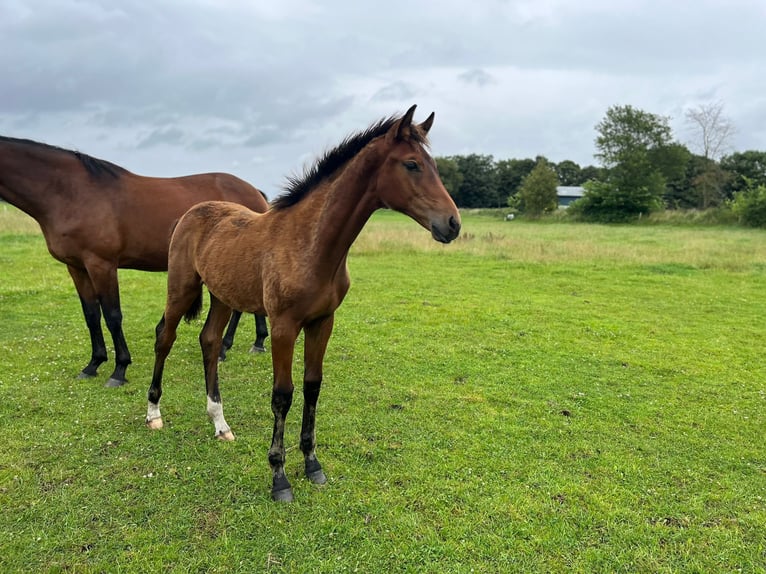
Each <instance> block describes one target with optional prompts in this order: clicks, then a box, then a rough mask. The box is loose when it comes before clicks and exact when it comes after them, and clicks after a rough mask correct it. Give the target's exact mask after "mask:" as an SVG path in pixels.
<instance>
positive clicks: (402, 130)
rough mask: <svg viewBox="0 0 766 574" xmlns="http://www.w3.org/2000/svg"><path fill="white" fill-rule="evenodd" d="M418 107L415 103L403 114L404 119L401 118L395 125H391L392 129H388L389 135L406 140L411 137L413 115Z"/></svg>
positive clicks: (395, 138)
mask: <svg viewBox="0 0 766 574" xmlns="http://www.w3.org/2000/svg"><path fill="white" fill-rule="evenodd" d="M416 107H417V105H413V106H412V107H411V108H410V109H409V110H407V113H406V114H404V115H403V116H402V119H400V120H399V121H398V122H396V123H395V124H394V125H393V126H391V129H390V130H389V131H388V134H387V137H389V138H393V139H394V140H405V139H409V138H410V135H411V128H412V116H413V115H415V108H416Z"/></svg>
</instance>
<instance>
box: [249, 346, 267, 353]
mask: <svg viewBox="0 0 766 574" xmlns="http://www.w3.org/2000/svg"><path fill="white" fill-rule="evenodd" d="M250 352H251V353H265V352H266V347H263V346H259V345H253V346H252V347H250Z"/></svg>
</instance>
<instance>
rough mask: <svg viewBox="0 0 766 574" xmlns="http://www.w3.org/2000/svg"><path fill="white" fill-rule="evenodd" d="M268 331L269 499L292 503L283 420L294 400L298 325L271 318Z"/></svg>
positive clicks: (287, 320) (285, 320) (289, 320)
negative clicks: (271, 379) (270, 386)
mask: <svg viewBox="0 0 766 574" xmlns="http://www.w3.org/2000/svg"><path fill="white" fill-rule="evenodd" d="M271 330H272V333H271V340H272V343H271V362H272V365H273V369H274V386H273V389H272V392H271V412H273V413H274V430H273V432H272V435H271V448H270V449H269V465H270V466H271V473H272V483H271V498H272V499H273V500H276V501H280V502H291V501H292V500H293V490H292V487H291V486H290V481H289V480H287V475H286V474H285V420H286V419H287V413H288V412H290V406H291V405H292V403H293V375H292V363H293V351H294V349H295V339H296V338H297V337H298V333H299V332H300V326H299V325H298V324H297V323H295V322H294V321H293V320H291V319H281V320H280V319H279V318H273V319H272V323H271Z"/></svg>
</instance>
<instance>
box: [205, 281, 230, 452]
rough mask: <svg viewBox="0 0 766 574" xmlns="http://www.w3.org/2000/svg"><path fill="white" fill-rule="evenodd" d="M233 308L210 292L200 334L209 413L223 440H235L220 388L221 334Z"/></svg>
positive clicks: (217, 434)
mask: <svg viewBox="0 0 766 574" xmlns="http://www.w3.org/2000/svg"><path fill="white" fill-rule="evenodd" d="M230 315H231V309H230V308H229V307H227V306H226V305H225V304H223V303H221V301H220V300H219V299H218V298H216V297H215V296H214V295H213V294H212V293H211V294H210V310H209V311H208V314H207V319H206V320H205V326H204V327H202V331H201V332H200V334H199V344H200V347H201V348H202V363H203V364H204V366H205V388H206V390H207V414H208V416H209V417H210V419H211V420H212V421H213V424H214V425H215V436H216V438H218V439H221V440H234V433H233V432H231V427H229V425H228V424H227V423H226V419H224V418H223V405H222V404H221V392H220V389H219V388H218V358H219V356H220V353H221V348H222V347H221V345H222V341H221V335H222V334H223V330H224V328H225V327H226V323H227V322H228V321H229V316H230Z"/></svg>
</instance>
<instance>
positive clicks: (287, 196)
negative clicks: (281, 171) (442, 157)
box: [271, 116, 428, 210]
mask: <svg viewBox="0 0 766 574" xmlns="http://www.w3.org/2000/svg"><path fill="white" fill-rule="evenodd" d="M400 119H401V118H400V117H394V116H392V117H389V118H383V119H381V120H378V121H377V122H376V123H374V124H372V125H371V126H370V127H368V128H367V129H366V130H364V131H361V132H358V133H356V134H351V135H349V136H348V137H346V139H344V140H343V141H342V142H341V143H340V144H338V146H336V147H335V148H333V149H331V150H329V151H327V152H325V153H324V155H323V156H322V157H320V158H319V159H318V160H317V161H316V162H315V163H314V165H313V166H311V167H310V168H307V169H305V170H304V172H303V175H302V176H300V177H298V176H288V178H287V183H286V184H285V187H284V189H285V193H283V194H282V195H280V196H279V197H277V198H276V199H274V201H272V202H271V208H272V209H275V210H279V209H285V208H287V207H290V206H291V205H295V204H296V203H298V202H299V201H300V200H301V199H303V198H304V197H306V196H307V195H308V194H309V192H311V190H312V189H315V188H316V187H317V185H319V183H320V182H321V181H322V180H324V179H325V178H326V177H328V176H330V175H332V174H333V173H335V172H336V171H337V170H338V169H340V168H341V167H343V166H344V165H345V164H346V163H348V162H349V161H351V159H353V158H354V157H355V156H356V154H358V153H359V152H360V151H362V149H363V148H364V147H365V146H366V145H367V144H368V143H370V142H371V141H372V140H374V139H375V138H376V137H379V136H382V135H383V134H385V133H386V132H387V131H388V130H389V129H391V126H393V125H394V124H395V123H396V122H398V121H399V120H400ZM412 139H413V140H414V141H416V142H417V143H420V144H422V145H428V138H427V137H426V134H424V133H423V131H422V130H420V129H418V126H417V124H415V123H413V124H412Z"/></svg>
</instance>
